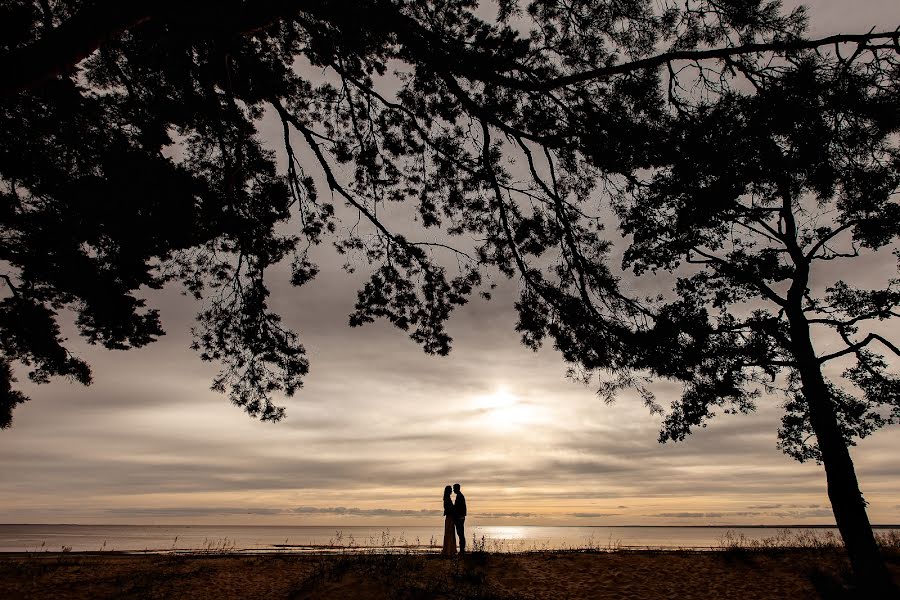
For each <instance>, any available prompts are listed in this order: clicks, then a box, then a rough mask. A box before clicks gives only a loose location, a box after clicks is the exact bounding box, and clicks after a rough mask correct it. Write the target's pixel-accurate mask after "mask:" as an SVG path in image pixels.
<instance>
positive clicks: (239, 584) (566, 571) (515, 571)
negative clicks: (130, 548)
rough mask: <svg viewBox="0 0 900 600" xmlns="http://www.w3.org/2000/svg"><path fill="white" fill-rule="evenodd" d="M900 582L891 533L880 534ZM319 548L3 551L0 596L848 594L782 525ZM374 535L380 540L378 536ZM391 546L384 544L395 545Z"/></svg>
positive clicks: (456, 599) (828, 564)
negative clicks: (766, 534)
mask: <svg viewBox="0 0 900 600" xmlns="http://www.w3.org/2000/svg"><path fill="white" fill-rule="evenodd" d="M879 538H880V539H879V541H880V543H881V544H882V548H883V549H884V552H885V555H886V558H887V560H888V564H889V566H890V568H891V570H892V571H893V573H894V576H895V578H897V579H898V580H900V536H898V535H897V534H896V533H894V532H889V533H888V534H882V535H880V536H879ZM339 541H340V543H341V544H343V548H342V547H341V545H340V544H330V546H337V547H336V548H335V547H332V548H329V549H328V551H327V552H326V551H323V552H312V553H310V552H305V553H297V552H293V551H291V550H290V549H281V550H279V551H276V552H272V553H266V554H246V553H240V552H237V551H235V549H234V548H233V546H231V545H229V544H228V543H227V542H218V541H216V542H210V543H208V544H206V545H205V546H204V547H203V548H198V549H196V550H195V551H193V552H189V551H185V550H183V549H180V550H177V551H175V550H174V548H175V547H176V544H173V550H172V551H167V552H158V553H150V554H129V553H119V552H110V551H99V552H72V551H65V552H48V551H40V552H30V553H8V554H5V555H0V596H2V597H3V598H4V599H7V598H9V599H17V598H22V599H26V598H27V599H31V598H78V599H81V598H84V599H87V598H91V599H94V598H97V599H105V598H110V599H112V598H124V599H132V598H133V599H138V598H140V599H145V598H146V599H168V598H209V599H216V600H219V599H222V600H226V599H239V598H240V599H246V598H285V599H298V600H299V599H326V598H372V599H385V600H418V599H425V598H435V599H447V600H451V599H452V600H509V599H519V598H521V599H525V600H532V599H533V600H538V599H541V600H543V599H556V598H570V599H572V600H580V599H587V598H598V599H621V600H625V599H637V598H653V599H655V598H679V599H685V600H692V599H696V600H700V599H707V598H709V599H715V598H735V599H738V598H739V599H749V600H753V599H763V598H792V599H794V598H796V599H800V600H802V599H805V598H809V599H826V600H838V599H849V598H854V593H853V585H852V582H851V579H850V569H849V565H848V563H847V560H846V558H845V555H844V553H843V548H842V546H841V544H840V541H839V539H837V538H836V537H835V536H833V535H828V533H827V532H825V533H817V532H792V531H788V530H785V531H784V532H779V533H778V534H776V535H775V536H772V537H770V538H765V539H762V540H757V539H747V538H745V537H741V536H739V535H727V534H726V536H723V539H722V540H721V541H720V543H719V545H718V546H717V547H716V548H714V549H712V550H707V551H697V550H653V549H650V550H648V549H624V548H622V547H621V546H620V545H618V544H617V543H616V541H615V540H609V541H607V542H606V543H604V544H595V543H593V542H591V543H589V544H586V545H585V546H584V547H581V548H577V549H565V550H543V549H540V548H534V549H526V550H524V551H517V552H495V551H491V548H492V547H495V546H496V544H492V542H491V540H485V539H476V540H473V544H472V545H471V546H472V548H473V552H470V553H468V554H466V555H464V556H461V557H456V558H450V559H448V558H443V557H440V556H438V555H436V554H435V553H433V552H427V551H421V547H422V546H429V544H420V543H418V542H417V541H416V542H415V543H408V544H406V546H405V547H404V546H403V544H400V543H399V542H398V541H397V540H391V539H389V538H387V537H386V538H385V540H384V542H385V544H384V545H385V546H388V548H384V547H381V548H379V547H378V546H377V545H373V546H366V545H363V544H360V543H358V542H356V541H355V540H354V541H352V543H349V541H348V540H346V539H345V540H339ZM379 541H380V540H379ZM392 541H393V543H388V542H392Z"/></svg>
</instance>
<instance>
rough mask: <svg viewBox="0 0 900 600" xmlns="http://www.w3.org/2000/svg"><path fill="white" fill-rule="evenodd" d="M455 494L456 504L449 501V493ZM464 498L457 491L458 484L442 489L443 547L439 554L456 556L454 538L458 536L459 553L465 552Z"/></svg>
mask: <svg viewBox="0 0 900 600" xmlns="http://www.w3.org/2000/svg"><path fill="white" fill-rule="evenodd" d="M451 492H455V493H456V502H454V501H453V500H451V499H450V493H451ZM465 525H466V497H465V496H463V494H462V492H461V491H459V484H458V483H454V484H453V487H452V488H451V487H450V486H449V485H448V486H447V487H445V488H444V547H443V548H442V549H441V554H443V555H444V556H456V536H457V535H459V553H460V554H462V553H463V552H465V551H466V530H465Z"/></svg>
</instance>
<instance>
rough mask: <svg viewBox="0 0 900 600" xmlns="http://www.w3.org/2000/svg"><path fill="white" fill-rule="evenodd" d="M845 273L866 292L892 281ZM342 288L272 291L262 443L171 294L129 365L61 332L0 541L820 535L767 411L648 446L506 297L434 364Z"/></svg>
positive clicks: (19, 442)
mask: <svg viewBox="0 0 900 600" xmlns="http://www.w3.org/2000/svg"><path fill="white" fill-rule="evenodd" d="M810 6H811V11H810V12H811V17H812V23H813V31H814V33H816V34H827V33H833V32H838V31H846V32H851V31H853V32H856V31H863V30H868V29H870V28H871V27H873V26H874V27H876V28H877V29H893V28H895V27H896V26H897V25H900V3H898V2H897V1H896V0H858V1H856V2H847V1H845V0H828V1H824V0H823V1H816V2H812V3H811V4H810ZM859 264H860V263H857V265H856V266H855V267H854V271H855V272H856V275H857V277H858V278H862V279H864V280H869V279H871V280H872V283H875V282H876V281H877V280H878V278H879V277H880V276H881V275H883V274H885V267H886V266H887V267H888V270H890V269H891V268H894V265H895V263H894V262H893V261H892V260H890V259H889V260H888V261H887V262H885V261H883V260H882V261H877V262H875V263H871V264H869V265H867V266H864V267H860V266H859ZM867 269H868V270H867ZM888 274H890V273H888ZM359 284H360V278H359V277H353V276H350V275H347V274H346V273H344V272H342V271H341V270H339V269H336V268H331V269H329V268H326V269H323V272H322V273H320V275H319V276H318V278H317V279H316V281H315V282H314V283H313V284H311V285H309V286H307V287H306V288H304V289H301V290H297V289H294V288H291V287H290V286H289V285H288V284H287V277H280V278H279V277H277V276H276V277H272V278H271V285H272V289H273V295H272V304H273V308H275V309H276V310H278V311H279V312H280V313H281V314H282V315H284V316H285V320H286V322H287V323H288V324H289V325H291V326H292V327H294V328H295V330H296V331H298V332H299V333H300V335H301V339H302V341H303V343H304V345H305V346H306V348H307V350H308V351H309V355H310V361H311V366H312V369H311V372H310V374H309V376H308V377H307V379H306V385H305V388H304V389H303V390H301V391H300V392H299V393H298V394H297V395H296V396H295V397H294V398H292V399H285V400H284V403H285V404H286V406H287V407H288V417H287V419H286V420H285V421H283V422H281V423H278V424H269V423H259V422H255V421H253V420H251V419H250V418H248V417H247V416H246V415H245V414H244V413H243V412H242V411H241V410H240V409H239V408H236V407H234V406H231V405H230V404H229V403H228V400H227V399H226V398H225V397H223V396H221V395H219V394H216V393H214V392H211V391H209V385H210V381H211V379H212V377H213V376H214V375H215V371H216V369H215V366H214V365H211V364H208V363H202V362H201V361H200V360H199V358H198V357H197V356H196V354H195V353H193V352H192V351H191V350H189V349H188V345H189V343H190V339H189V333H188V332H189V328H190V326H191V323H192V319H193V315H194V313H195V312H196V311H197V308H198V307H197V306H196V305H194V304H193V303H192V302H191V301H188V300H186V299H185V298H183V297H181V296H180V295H179V293H178V289H170V290H164V291H162V292H159V293H156V294H154V295H151V296H150V301H151V302H150V303H151V304H152V305H155V306H158V307H160V308H162V312H163V320H164V325H165V329H166V330H167V332H168V335H167V336H165V337H164V338H162V339H161V340H160V341H159V342H158V343H156V344H153V345H151V346H150V347H148V348H146V349H142V350H136V351H129V352H126V353H122V352H119V353H114V352H109V351H104V350H101V349H98V348H92V347H89V346H85V345H83V344H80V343H79V342H78V341H77V340H76V339H75V338H76V336H74V335H72V336H71V337H72V346H73V348H75V349H76V350H77V352H78V353H79V354H80V355H81V356H82V357H83V358H85V359H86V360H87V361H88V362H89V363H90V364H91V365H92V366H93V368H94V376H95V383H94V384H93V385H92V386H90V387H87V388H85V387H80V386H77V385H72V384H68V383H65V382H62V381H57V382H54V383H52V384H49V385H44V386H38V387H36V386H28V385H23V387H24V388H25V392H26V393H27V394H28V395H29V396H31V398H32V401H31V402H28V403H27V404H25V405H23V406H21V407H20V408H18V409H17V410H16V412H15V415H14V416H15V421H14V425H13V428H12V429H10V430H8V431H3V432H0V474H2V475H0V522H20V523H22V522H26V523H42V522H43V523H60V522H70V523H72V522H77V523H234V524H239V523H273V524H274V523H279V524H296V525H300V524H348V525H349V524H404V523H407V524H432V523H433V522H434V521H435V519H438V518H439V517H438V515H439V514H440V510H441V493H442V489H443V487H444V485H446V484H449V483H454V482H460V483H461V484H462V485H463V488H464V490H465V491H466V495H467V499H468V504H469V510H470V512H471V513H472V517H471V520H472V521H473V522H474V523H475V524H479V523H481V524H502V523H519V524H554V523H559V524H585V525H588V524H707V523H772V524H777V523H782V524H785V523H830V522H833V521H832V517H831V510H830V508H829V505H828V500H827V497H826V495H825V478H824V472H823V471H822V469H821V467H819V466H816V465H815V464H805V465H801V464H798V463H796V462H795V461H793V460H792V459H790V458H788V457H787V456H785V455H783V454H781V453H780V452H779V451H778V450H777V448H776V447H775V443H776V437H775V436H776V429H777V427H778V422H779V419H780V416H781V409H780V407H779V406H778V404H777V401H774V402H773V401H768V402H767V401H762V402H760V407H759V411H758V412H757V413H756V414H754V415H750V416H720V417H718V418H716V419H714V420H713V421H712V422H711V424H710V425H709V427H707V428H706V429H702V430H700V431H698V432H696V433H695V434H694V435H693V436H691V437H690V438H688V439H687V440H686V441H685V442H682V443H679V444H675V445H673V444H667V445H660V444H658V443H657V441H656V439H657V430H658V428H659V418H658V417H652V416H650V415H649V414H647V411H646V409H644V407H643V406H642V405H641V403H640V401H638V400H636V399H635V398H634V397H633V394H630V393H623V394H622V395H621V396H620V399H619V401H618V402H617V403H616V404H615V405H613V406H607V405H605V404H603V402H602V401H600V400H599V399H598V398H597V397H596V395H595V393H594V389H593V388H591V387H585V386H582V385H579V384H577V383H573V382H571V381H568V380H566V378H565V366H564V365H563V363H562V361H561V360H560V358H559V356H558V355H557V354H556V353H555V352H554V351H553V350H552V349H545V350H542V351H541V352H538V353H533V352H531V351H529V350H527V349H525V348H524V347H523V346H522V345H521V344H520V343H519V339H518V336H517V335H516V333H515V331H514V329H513V327H514V323H515V314H514V311H513V309H512V302H513V299H514V297H515V291H516V290H515V284H514V283H512V284H506V285H501V287H500V289H499V290H498V291H497V293H496V294H495V299H494V300H493V301H491V302H484V301H474V302H473V303H472V304H470V305H468V306H466V307H464V308H463V309H462V310H460V311H459V312H458V313H456V314H455V316H454V317H453V319H452V320H451V322H450V324H449V330H450V333H451V335H453V337H454V339H455V343H454V350H453V352H452V353H451V355H450V356H449V357H429V356H426V355H424V354H423V353H422V352H421V350H420V348H419V347H418V346H416V345H415V344H413V343H412V342H411V341H410V340H409V339H408V338H407V337H406V335H405V334H404V333H403V332H400V331H398V330H395V329H393V328H391V327H389V326H388V325H386V324H384V323H376V324H374V325H370V326H367V327H365V328H362V329H350V328H349V327H347V325H346V323H347V315H348V314H349V313H350V312H351V311H352V307H353V303H354V301H355V290H356V289H357V287H358V286H359ZM887 333H888V334H891V333H893V334H894V339H895V341H896V340H897V339H898V338H900V335H898V332H897V331H896V329H895V330H894V331H887ZM20 379H21V378H20ZM661 389H662V390H663V396H662V397H661V398H660V399H661V400H662V401H663V403H664V404H667V402H666V397H665V395H666V394H665V392H666V390H665V388H661ZM678 391H679V390H678V389H675V388H672V389H671V394H677V393H678ZM280 403H281V402H280ZM898 432H900V429H897V428H893V429H891V428H889V429H886V430H883V431H881V432H879V433H877V434H876V435H874V436H872V437H871V438H869V439H866V440H863V441H862V442H861V443H860V445H859V446H858V447H857V448H855V449H853V457H854V460H855V461H856V465H857V472H858V475H859V478H860V481H861V484H862V488H863V491H864V493H865V496H866V499H867V500H868V501H869V503H870V507H869V514H870V518H871V519H872V521H873V522H875V523H900V476H898V475H900V467H898V464H897V456H898V451H900V436H898Z"/></svg>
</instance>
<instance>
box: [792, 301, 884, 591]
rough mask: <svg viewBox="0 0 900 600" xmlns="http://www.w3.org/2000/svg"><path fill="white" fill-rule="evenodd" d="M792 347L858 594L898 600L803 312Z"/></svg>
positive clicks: (794, 330)
mask: <svg viewBox="0 0 900 600" xmlns="http://www.w3.org/2000/svg"><path fill="white" fill-rule="evenodd" d="M789 319H790V326H791V341H792V343H793V350H794V356H795V357H796V359H797V364H798V370H799V372H800V381H801V386H802V391H803V396H804V398H805V399H806V402H807V405H808V407H809V420H810V423H811V424H812V428H813V431H814V432H815V434H816V440H817V441H818V445H819V450H820V451H821V453H822V464H823V465H824V467H825V476H826V479H827V481H828V498H829V500H831V509H832V511H833V512H834V519H835V521H836V523H837V526H838V529H839V530H840V532H841V537H842V538H843V540H844V546H845V547H846V549H847V554H848V555H849V558H850V563H851V565H852V567H853V573H854V575H855V576H856V579H857V585H858V586H859V588H860V590H863V591H865V593H866V597H867V598H897V597H898V591H897V588H896V587H895V586H894V584H893V582H892V581H891V575H890V573H889V571H888V570H887V567H886V566H885V563H884V559H883V558H882V557H881V553H880V551H879V549H878V544H877V543H876V542H875V535H874V533H873V532H872V525H871V524H870V523H869V517H868V515H867V514H866V502H865V500H864V499H863V496H862V492H861V491H860V489H859V482H858V481H857V479H856V470H855V469H854V468H853V460H852V459H851V458H850V451H849V450H848V448H847V444H846V443H844V439H843V437H842V435H841V431H840V428H839V426H838V420H837V415H836V414H835V409H834V404H833V402H832V400H831V397H830V394H829V392H828V386H827V385H826V384H825V379H824V378H823V377H822V370H821V366H820V364H819V361H818V359H817V357H816V354H815V350H814V349H813V345H812V340H811V339H810V335H809V323H808V322H807V321H806V318H805V316H804V315H803V314H802V312H801V311H796V312H794V314H793V315H789Z"/></svg>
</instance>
